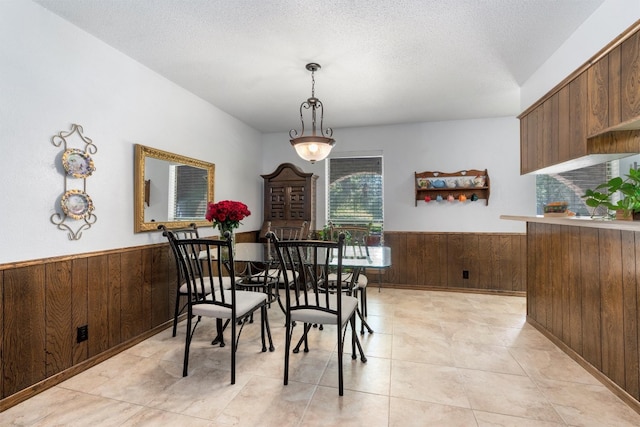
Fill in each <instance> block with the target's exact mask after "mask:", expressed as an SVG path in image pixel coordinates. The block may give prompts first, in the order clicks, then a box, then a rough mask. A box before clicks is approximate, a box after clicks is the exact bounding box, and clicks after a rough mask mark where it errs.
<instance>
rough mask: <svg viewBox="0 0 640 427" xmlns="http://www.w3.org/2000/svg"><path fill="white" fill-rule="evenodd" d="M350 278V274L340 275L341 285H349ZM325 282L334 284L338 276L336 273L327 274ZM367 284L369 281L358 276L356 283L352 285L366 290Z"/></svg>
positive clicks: (361, 275) (363, 276)
mask: <svg viewBox="0 0 640 427" xmlns="http://www.w3.org/2000/svg"><path fill="white" fill-rule="evenodd" d="M351 277H353V275H352V273H345V274H343V275H342V283H347V284H348V283H351ZM327 280H328V281H329V282H335V281H336V280H338V275H337V274H336V273H329V274H328V275H327ZM368 283H369V279H367V276H365V275H364V274H360V275H359V276H358V281H357V282H356V283H354V287H355V288H366V287H367V284H368Z"/></svg>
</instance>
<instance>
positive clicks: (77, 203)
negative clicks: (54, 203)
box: [60, 190, 93, 219]
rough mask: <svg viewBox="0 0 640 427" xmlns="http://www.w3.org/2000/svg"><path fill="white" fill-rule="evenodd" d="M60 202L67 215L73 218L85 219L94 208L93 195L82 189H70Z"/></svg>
mask: <svg viewBox="0 0 640 427" xmlns="http://www.w3.org/2000/svg"><path fill="white" fill-rule="evenodd" d="M60 203H61V205H62V211H63V212H64V213H65V215H67V216H68V217H70V218H73V219H83V218H84V217H86V216H87V215H89V214H90V213H91V211H92V210H93V202H92V201H91V197H89V195H88V194H87V193H85V192H84V191H81V190H68V191H67V192H66V193H64V194H63V195H62V200H61V201H60Z"/></svg>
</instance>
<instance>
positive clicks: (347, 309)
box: [291, 294, 358, 326]
mask: <svg viewBox="0 0 640 427" xmlns="http://www.w3.org/2000/svg"><path fill="white" fill-rule="evenodd" d="M337 300H338V297H337V296H336V295H334V294H331V295H329V308H333V309H335V308H336V307H337V306H338V301H337ZM311 303H312V304H313V305H315V297H314V298H313V301H311ZM320 305H321V306H323V307H326V304H325V296H324V295H321V296H320ZM357 306H358V300H357V298H355V297H351V296H347V295H343V296H342V319H341V322H340V326H344V325H345V323H347V321H348V320H349V318H350V317H351V315H352V314H353V312H354V311H355V310H356V307H357ZM291 320H292V321H295V322H303V323H318V324H322V325H335V324H336V321H337V319H336V316H335V315H333V314H330V313H326V312H323V311H320V310H316V309H313V308H296V306H293V305H292V306H291Z"/></svg>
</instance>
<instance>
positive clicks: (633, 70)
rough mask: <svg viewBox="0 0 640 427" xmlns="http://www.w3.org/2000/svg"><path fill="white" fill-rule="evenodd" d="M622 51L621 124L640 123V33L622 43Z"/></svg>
mask: <svg viewBox="0 0 640 427" xmlns="http://www.w3.org/2000/svg"><path fill="white" fill-rule="evenodd" d="M620 50H621V52H620V95H621V99H620V103H621V123H626V122H628V121H630V120H636V121H640V32H636V33H635V34H634V35H633V36H631V37H629V38H628V39H627V40H625V41H624V42H622V45H621V46H620ZM636 128H637V127H636Z"/></svg>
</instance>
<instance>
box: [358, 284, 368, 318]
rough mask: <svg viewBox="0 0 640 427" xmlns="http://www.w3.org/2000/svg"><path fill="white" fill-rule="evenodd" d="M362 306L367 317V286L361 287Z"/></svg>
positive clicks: (363, 313)
mask: <svg viewBox="0 0 640 427" xmlns="http://www.w3.org/2000/svg"><path fill="white" fill-rule="evenodd" d="M360 307H361V310H362V315H363V316H364V317H367V287H366V286H365V287H363V288H360Z"/></svg>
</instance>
